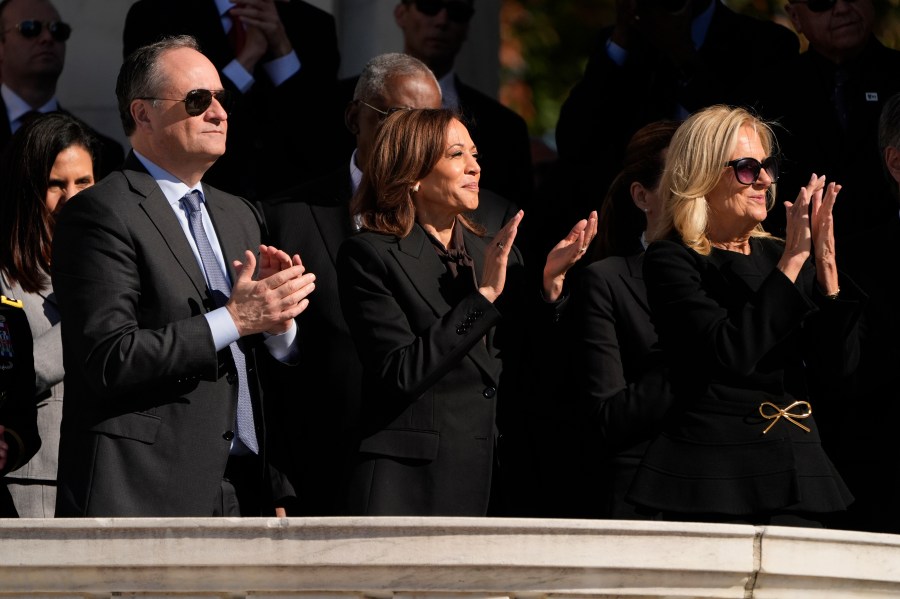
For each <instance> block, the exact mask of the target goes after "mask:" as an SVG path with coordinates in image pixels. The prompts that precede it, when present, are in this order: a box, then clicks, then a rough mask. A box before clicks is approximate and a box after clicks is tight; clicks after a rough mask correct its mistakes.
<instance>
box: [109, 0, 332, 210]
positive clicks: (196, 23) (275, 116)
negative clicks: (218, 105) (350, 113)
mask: <svg viewBox="0 0 900 599" xmlns="http://www.w3.org/2000/svg"><path fill="white" fill-rule="evenodd" d="M181 34H184V35H191V36H193V37H195V38H196V39H197V42H198V43H199V44H200V48H201V50H202V52H203V53H204V54H206V56H207V57H208V58H209V59H210V60H211V61H212V62H213V64H215V65H216V68H217V69H218V70H219V75H220V77H221V79H222V81H223V83H224V84H225V86H226V88H227V89H229V90H231V91H233V92H235V93H237V94H238V98H239V99H238V102H237V105H236V106H235V110H234V115H233V118H232V119H231V122H230V124H231V125H232V128H231V131H229V134H228V152H226V154H225V156H224V157H223V158H222V160H219V161H218V162H217V163H216V165H215V166H214V167H213V168H211V169H210V172H209V174H208V176H207V179H208V180H209V181H210V182H211V183H212V184H213V185H216V186H217V187H219V188H221V189H223V190H225V191H227V192H229V193H234V194H237V195H241V196H244V197H247V198H251V199H257V198H260V197H263V196H266V195H269V194H271V193H273V192H276V191H279V190H282V189H285V188H287V187H290V186H292V185H295V184H296V183H297V182H298V181H304V180H310V179H312V178H314V177H316V176H318V175H319V174H320V173H322V169H323V168H332V167H334V166H336V163H335V162H333V160H334V156H335V150H333V149H332V148H331V145H332V144H333V143H335V142H333V141H332V140H336V139H338V138H337V135H336V134H335V132H333V131H332V130H331V128H332V127H333V126H334V123H336V122H337V123H339V122H340V113H339V112H337V113H336V112H335V111H336V108H335V103H334V101H333V100H334V86H335V82H336V81H337V69H338V64H339V62H340V56H339V54H338V45H337V33H336V28H335V22H334V18H333V17H332V16H331V15H329V14H328V13H326V12H324V11H322V10H320V9H318V8H316V7H314V6H312V5H310V4H308V3H306V2H301V1H299V0H287V1H282V0H241V2H239V3H232V2H231V1H230V0H193V1H191V2H183V1H182V0H138V1H137V2H135V3H134V4H133V5H132V6H131V8H130V9H129V11H128V16H127V18H126V20H125V30H124V34H123V39H124V53H125V55H126V56H127V55H128V54H129V53H130V52H131V51H132V50H134V49H135V48H138V47H140V46H143V45H144V44H148V43H152V42H155V41H157V40H158V39H160V38H161V37H162V36H165V35H181Z"/></svg>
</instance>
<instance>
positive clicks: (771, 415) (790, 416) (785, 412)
mask: <svg viewBox="0 0 900 599" xmlns="http://www.w3.org/2000/svg"><path fill="white" fill-rule="evenodd" d="M801 406H805V407H806V411H804V412H801V413H799V414H795V413H793V412H791V410H793V409H794V408H797V407H801ZM767 407H769V408H771V409H772V410H774V412H773V411H771V410H770V411H766V410H764V409H763V408H767ZM759 414H760V415H761V416H762V417H763V418H765V419H766V420H771V421H772V422H771V423H770V424H769V426H767V427H766V430H764V431H763V434H764V435H765V434H766V433H767V432H769V429H771V428H772V427H773V426H775V423H776V422H778V420H779V419H780V418H781V417H782V416H784V417H785V419H786V420H788V421H789V422H790V423H791V424H796V425H797V426H799V427H800V428H802V429H803V430H805V431H806V432H809V427H808V426H804V425H802V424H800V423H799V422H797V421H796V420H794V418H799V419H801V420H802V419H803V418H809V417H810V416H812V406H811V405H809V402H808V401H795V402H794V403H792V404H791V405H789V406H788V407H786V408H779V407H778V406H776V405H775V404H773V403H772V402H771V401H764V402H762V403H761V404H759Z"/></svg>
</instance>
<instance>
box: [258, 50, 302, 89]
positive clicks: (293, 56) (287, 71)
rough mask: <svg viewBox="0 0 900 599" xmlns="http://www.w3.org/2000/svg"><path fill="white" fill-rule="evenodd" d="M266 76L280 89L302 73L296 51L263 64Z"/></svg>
mask: <svg viewBox="0 0 900 599" xmlns="http://www.w3.org/2000/svg"><path fill="white" fill-rule="evenodd" d="M263 68H264V69H265V70H266V74H267V75H268V76H269V79H270V80H271V81H272V84H273V85H274V86H275V87H278V86H279V85H281V84H282V83H284V82H285V81H287V80H288V79H290V78H291V77H293V76H294V75H296V74H297V73H299V72H300V58H299V57H298V56H297V53H296V52H295V51H294V50H291V51H290V52H288V53H287V54H285V55H284V56H281V57H279V58H276V59H275V60H270V61H269V62H267V63H265V64H263Z"/></svg>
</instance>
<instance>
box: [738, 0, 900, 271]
mask: <svg viewBox="0 0 900 599" xmlns="http://www.w3.org/2000/svg"><path fill="white" fill-rule="evenodd" d="M786 10H787V13H788V15H790V17H791V22H792V23H793V25H794V28H795V29H796V30H797V31H798V32H799V33H801V34H802V35H803V36H804V37H805V38H806V39H807V41H808V42H809V47H808V49H807V50H806V52H804V53H803V54H802V55H800V56H798V57H796V58H795V59H794V60H791V61H789V62H787V63H785V64H783V65H781V66H780V68H778V69H775V70H774V71H773V72H772V73H771V83H770V78H769V77H768V76H766V77H764V80H763V81H760V85H759V89H760V91H761V93H762V94H763V97H766V98H768V99H767V101H766V106H765V116H766V117H767V118H769V119H776V120H778V121H779V122H780V124H781V125H783V131H779V132H778V141H779V143H780V144H781V150H782V151H781V154H782V158H783V159H782V171H783V176H782V178H781V181H780V182H779V184H778V190H779V196H780V197H782V198H793V196H794V195H795V194H796V193H797V189H799V188H800V186H801V185H804V184H806V182H807V181H808V179H809V176H810V173H817V174H819V175H825V176H826V177H828V178H829V180H831V181H839V182H840V183H841V185H842V189H841V195H840V198H839V199H838V201H837V203H836V204H835V208H834V215H835V217H834V222H835V225H834V226H835V239H836V241H837V243H838V244H840V247H841V250H840V252H841V253H843V251H844V250H847V249H849V247H850V244H853V243H855V242H856V240H859V241H860V242H861V243H865V244H868V243H869V239H868V237H867V236H866V235H864V232H865V231H866V230H868V229H870V228H872V227H873V226H876V225H878V224H879V223H881V222H883V221H884V220H885V219H887V218H891V217H893V216H896V206H894V203H893V201H892V200H891V199H890V198H891V194H890V189H889V188H888V185H887V183H886V181H885V179H884V176H883V175H882V171H881V157H880V156H879V152H878V117H879V115H880V114H881V110H882V107H883V106H884V105H885V103H886V102H887V101H888V99H889V98H890V97H891V96H893V95H894V94H895V93H897V92H898V91H900V52H898V51H896V50H891V49H889V48H886V47H885V46H883V45H882V44H881V43H880V42H879V41H878V40H877V39H876V37H875V33H874V27H875V7H874V5H873V3H872V0H849V1H848V0H792V1H791V2H790V3H789V4H788V5H787V6H786ZM735 64H737V63H735ZM736 73H737V71H735V74H736ZM752 73H756V74H758V73H759V72H758V71H754V70H753V69H748V71H747V76H748V77H751V78H752V77H755V76H756V75H753V74H752ZM770 96H771V97H770ZM775 204H776V205H775V207H774V208H773V209H772V211H771V213H770V215H769V218H767V219H766V223H765V227H766V229H767V230H770V231H772V232H774V233H776V234H782V233H783V227H784V222H785V211H784V206H783V204H782V203H781V202H780V201H777V202H776V203H775ZM848 274H850V275H851V276H852V275H853V273H848Z"/></svg>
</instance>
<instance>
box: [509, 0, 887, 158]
mask: <svg viewBox="0 0 900 599" xmlns="http://www.w3.org/2000/svg"><path fill="white" fill-rule="evenodd" d="M786 1H787V0H727V1H726V4H727V5H728V6H729V7H731V8H732V9H734V10H736V11H738V12H741V13H744V14H748V15H752V16H754V17H758V18H762V19H771V20H773V21H776V22H778V23H780V24H782V25H784V26H785V27H788V28H791V23H790V19H789V18H788V17H787V15H786V14H785V12H784V4H785V2H786ZM873 2H874V4H875V10H876V15H877V25H876V34H877V35H878V37H879V39H880V40H881V41H882V42H883V43H884V44H885V45H887V46H889V47H891V48H897V49H900V0H873ZM614 21H615V0H503V3H502V7H501V12H500V23H501V24H500V27H501V30H500V39H501V46H500V68H501V89H500V100H501V101H502V102H503V103H504V104H505V105H507V106H509V107H510V108H512V109H513V110H515V111H516V112H517V113H519V114H520V115H522V117H523V118H524V119H525V120H526V122H528V126H529V129H530V131H531V134H532V135H533V136H534V137H537V138H543V139H544V140H545V141H546V142H548V143H549V144H550V145H551V146H552V145H553V140H552V134H553V130H554V128H555V127H556V120H557V118H558V116H559V109H560V106H562V103H563V102H564V101H565V99H566V97H567V96H568V94H569V90H570V89H571V87H572V86H573V85H574V84H575V83H576V82H577V81H578V80H579V79H580V78H581V75H582V73H583V72H584V66H585V63H586V62H587V57H588V55H589V54H590V51H591V49H592V47H593V45H594V44H596V43H598V42H599V41H601V40H598V39H597V32H598V31H599V30H600V29H602V28H603V27H607V26H609V25H612V24H613V22H614ZM801 43H803V44H804V47H805V40H803V39H802V38H801ZM548 138H549V139H548Z"/></svg>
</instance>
